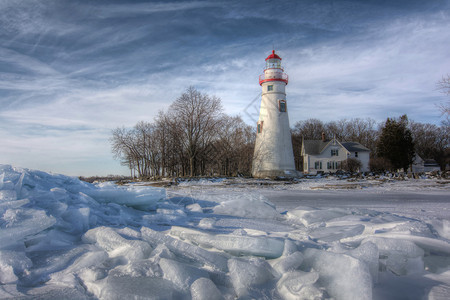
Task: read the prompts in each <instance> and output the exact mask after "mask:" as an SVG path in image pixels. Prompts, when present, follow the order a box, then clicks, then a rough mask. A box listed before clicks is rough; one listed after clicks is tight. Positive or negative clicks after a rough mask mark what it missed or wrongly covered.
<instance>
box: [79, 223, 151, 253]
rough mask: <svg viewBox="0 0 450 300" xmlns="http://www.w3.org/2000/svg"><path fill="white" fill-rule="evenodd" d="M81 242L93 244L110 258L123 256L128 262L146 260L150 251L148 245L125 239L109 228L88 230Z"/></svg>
mask: <svg viewBox="0 0 450 300" xmlns="http://www.w3.org/2000/svg"><path fill="white" fill-rule="evenodd" d="M83 241H85V242H87V243H95V244H96V245H98V246H99V247H100V248H102V249H104V250H105V251H107V252H108V254H109V256H110V257H116V256H124V257H125V258H127V259H128V260H137V259H142V258H146V257H148V256H149V254H150V252H151V250H152V248H151V247H150V245H149V244H148V243H146V242H144V241H140V240H128V239H125V238H123V237H122V236H121V235H119V234H118V233H117V232H115V231H114V230H113V229H112V228H109V227H97V228H94V229H91V230H89V231H88V232H86V233H85V234H84V236H83Z"/></svg>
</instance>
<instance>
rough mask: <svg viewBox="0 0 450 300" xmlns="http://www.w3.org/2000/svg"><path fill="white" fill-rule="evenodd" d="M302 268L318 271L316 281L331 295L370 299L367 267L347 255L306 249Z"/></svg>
mask: <svg viewBox="0 0 450 300" xmlns="http://www.w3.org/2000/svg"><path fill="white" fill-rule="evenodd" d="M301 268H302V269H306V270H311V269H314V270H315V271H317V272H319V278H320V279H319V281H318V283H319V284H320V285H322V286H324V287H325V288H326V290H327V292H328V294H329V295H330V296H331V297H334V298H336V299H337V300H340V299H344V300H345V299H372V278H371V276H370V273H369V269H368V267H367V266H366V265H365V264H364V263H362V262H361V261H359V260H358V259H356V258H353V257H351V256H349V255H345V254H338V253H332V252H328V251H324V250H317V249H311V248H310V249H306V251H305V252H304V261H303V264H302V266H301Z"/></svg>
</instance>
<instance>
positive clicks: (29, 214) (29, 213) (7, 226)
mask: <svg viewBox="0 0 450 300" xmlns="http://www.w3.org/2000/svg"><path fill="white" fill-rule="evenodd" d="M55 223H56V219H55V218H54V217H52V216H47V214H46V212H45V211H43V210H37V209H31V208H19V209H8V210H6V211H5V213H4V214H3V216H2V218H0V249H6V248H8V247H10V246H12V245H15V244H17V243H23V238H25V237H27V236H30V235H34V234H37V233H39V232H41V231H43V230H45V229H47V228H49V227H51V226H53V225H54V224H55Z"/></svg>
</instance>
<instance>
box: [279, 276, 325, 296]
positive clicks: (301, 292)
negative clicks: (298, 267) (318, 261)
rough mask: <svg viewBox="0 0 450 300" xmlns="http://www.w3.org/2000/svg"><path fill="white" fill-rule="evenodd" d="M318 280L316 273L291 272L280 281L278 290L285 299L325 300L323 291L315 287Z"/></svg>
mask: <svg viewBox="0 0 450 300" xmlns="http://www.w3.org/2000/svg"><path fill="white" fill-rule="evenodd" d="M318 279H319V273H317V272H314V271H313V272H302V271H291V272H288V273H286V274H284V275H283V277H282V278H281V279H280V280H279V281H278V283H277V290H278V293H280V295H281V296H282V297H283V299H305V300H306V299H323V296H324V295H323V291H321V290H319V289H318V288H317V287H315V286H314V283H315V282H316V281H317V280H318Z"/></svg>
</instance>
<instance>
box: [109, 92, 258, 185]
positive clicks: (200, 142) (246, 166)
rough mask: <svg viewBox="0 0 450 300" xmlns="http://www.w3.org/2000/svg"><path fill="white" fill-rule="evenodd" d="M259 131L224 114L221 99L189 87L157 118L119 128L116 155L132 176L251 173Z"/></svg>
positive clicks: (114, 134)
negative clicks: (256, 136)
mask: <svg viewBox="0 0 450 300" xmlns="http://www.w3.org/2000/svg"><path fill="white" fill-rule="evenodd" d="M254 141H255V131H254V128H253V127H252V126H249V125H247V124H245V122H244V121H243V120H242V118H241V117H239V116H234V117H233V116H228V115H226V114H224V113H223V108H222V104H221V100H220V99H219V98H217V97H214V96H209V95H207V94H203V93H201V92H199V91H198V90H196V89H195V88H193V87H190V88H188V89H187V90H186V92H184V93H183V94H182V95H181V96H180V97H179V98H178V99H176V100H175V101H174V102H173V103H172V104H171V105H170V106H169V108H168V110H167V111H160V112H159V114H158V116H157V117H156V118H155V120H154V122H144V121H140V122H138V123H137V124H136V126H134V127H133V128H131V129H127V128H124V127H122V128H116V129H114V130H113V132H112V137H111V146H112V152H113V153H114V157H115V158H117V159H119V160H120V161H121V163H122V164H123V165H125V166H127V167H128V168H129V169H130V171H131V176H132V177H140V178H148V177H167V176H169V177H183V176H191V177H192V176H201V175H206V176H212V175H217V174H219V175H226V176H236V175H250V172H251V163H252V154H253V147H254Z"/></svg>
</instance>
